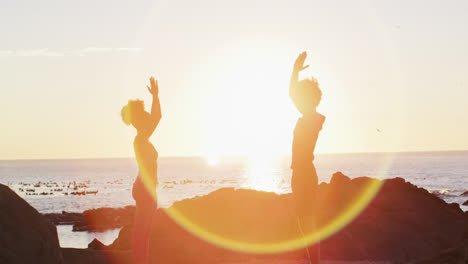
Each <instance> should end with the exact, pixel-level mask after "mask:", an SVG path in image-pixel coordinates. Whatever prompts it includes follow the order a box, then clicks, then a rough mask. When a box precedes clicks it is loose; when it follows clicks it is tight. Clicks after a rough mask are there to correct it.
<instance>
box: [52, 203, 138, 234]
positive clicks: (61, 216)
mask: <svg viewBox="0 0 468 264" xmlns="http://www.w3.org/2000/svg"><path fill="white" fill-rule="evenodd" d="M134 215H135V206H126V207H124V208H106V207H104V208H97V209H91V210H86V211H84V212H83V213H69V212H66V211H63V212H62V213H49V214H44V216H45V217H46V218H47V219H49V220H50V221H51V222H52V223H54V224H55V225H73V231H89V232H102V231H105V230H108V229H115V228H121V227H123V226H125V225H129V224H131V223H132V221H133V217H134Z"/></svg>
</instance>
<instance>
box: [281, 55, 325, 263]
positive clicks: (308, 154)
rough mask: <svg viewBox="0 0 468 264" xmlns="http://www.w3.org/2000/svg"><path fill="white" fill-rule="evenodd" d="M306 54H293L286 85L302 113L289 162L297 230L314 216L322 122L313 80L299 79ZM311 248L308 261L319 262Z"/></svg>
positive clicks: (316, 247) (319, 93) (316, 249)
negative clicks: (294, 59)
mask: <svg viewBox="0 0 468 264" xmlns="http://www.w3.org/2000/svg"><path fill="white" fill-rule="evenodd" d="M306 57H307V53H306V52H303V53H301V54H300V55H299V56H298V57H297V59H296V62H295V63H294V69H293V73H292V76H291V82H290V85H289V96H290V97H291V99H292V101H293V102H294V105H295V106H296V108H297V110H299V112H300V113H301V114H302V117H300V118H299V119H298V120H297V123H296V127H295V128H294V137H293V143H292V162H291V169H292V171H293V172H292V178H291V189H292V191H293V195H294V198H295V201H296V212H297V220H298V225H299V228H300V230H301V232H302V226H303V221H304V220H305V219H306V217H307V216H310V215H313V214H315V216H317V212H316V210H317V204H316V203H317V201H316V200H317V187H318V177H317V172H316V170H315V166H314V163H313V161H314V150H315V144H316V142H317V139H318V135H319V132H320V130H321V129H322V125H323V122H324V121H325V116H323V115H321V114H319V113H317V111H316V108H317V106H318V105H319V103H320V100H321V98H322V91H321V90H320V88H319V85H318V82H317V80H316V79H315V78H311V79H305V80H302V81H299V72H300V71H302V70H304V69H306V68H307V67H309V66H308V65H307V66H304V61H305V59H306ZM315 218H317V217H315ZM308 219H312V218H310V217H309V218H308ZM312 251H313V252H311V254H309V252H308V251H307V253H308V255H309V260H310V261H311V263H314V264H315V263H319V262H320V245H319V243H317V244H316V245H314V246H313V250H312ZM311 255H312V256H311Z"/></svg>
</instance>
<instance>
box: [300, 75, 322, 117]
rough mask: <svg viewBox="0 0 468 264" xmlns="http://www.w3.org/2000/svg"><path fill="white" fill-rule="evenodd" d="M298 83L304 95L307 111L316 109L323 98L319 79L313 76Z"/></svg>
mask: <svg viewBox="0 0 468 264" xmlns="http://www.w3.org/2000/svg"><path fill="white" fill-rule="evenodd" d="M298 85H299V90H300V91H301V94H302V97H303V102H304V109H305V110H306V111H307V112H310V111H315V109H316V108H317V106H318V105H319V104H320V100H322V90H320V88H319V83H318V81H317V79H315V78H313V77H312V78H310V79H304V80H302V81H300V82H299V84H298Z"/></svg>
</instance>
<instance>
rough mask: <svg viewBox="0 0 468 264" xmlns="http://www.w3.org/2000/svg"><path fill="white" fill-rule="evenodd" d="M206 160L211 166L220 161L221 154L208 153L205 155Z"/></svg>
mask: <svg viewBox="0 0 468 264" xmlns="http://www.w3.org/2000/svg"><path fill="white" fill-rule="evenodd" d="M205 162H206V164H208V165H210V166H216V165H217V164H218V163H219V156H218V155H217V154H213V153H210V154H207V155H205Z"/></svg>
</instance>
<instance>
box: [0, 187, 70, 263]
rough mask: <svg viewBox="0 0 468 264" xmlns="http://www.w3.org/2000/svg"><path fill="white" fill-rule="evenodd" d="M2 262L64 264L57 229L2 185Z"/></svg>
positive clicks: (0, 201) (0, 207) (0, 241)
mask: <svg viewBox="0 0 468 264" xmlns="http://www.w3.org/2000/svg"><path fill="white" fill-rule="evenodd" d="M0 262H1V263H5V264H8V263H12V264H16V263H44V264H49V263H50V264H53V263H63V258H62V253H61V250H60V246H59V241H58V237H57V229H56V228H55V225H53V224H52V223H51V222H49V221H48V220H47V218H45V217H44V216H42V215H41V214H40V213H39V212H37V210H36V209H34V208H33V207H32V206H30V205H29V204H28V203H27V202H26V201H24V200H23V199H22V198H21V197H19V196H18V195H17V194H16V193H15V192H14V191H12V190H11V189H10V188H8V187H7V186H5V185H3V184H0Z"/></svg>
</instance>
